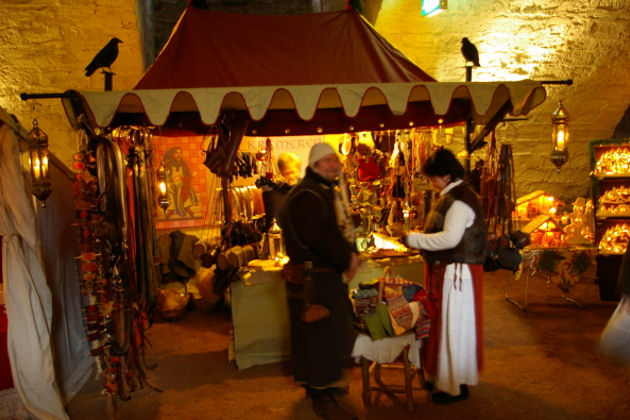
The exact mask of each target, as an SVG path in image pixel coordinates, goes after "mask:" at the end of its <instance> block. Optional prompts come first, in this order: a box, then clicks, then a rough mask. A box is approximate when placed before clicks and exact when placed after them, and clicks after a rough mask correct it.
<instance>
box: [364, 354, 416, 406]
mask: <svg viewBox="0 0 630 420" xmlns="http://www.w3.org/2000/svg"><path fill="white" fill-rule="evenodd" d="M408 355H409V347H405V348H404V349H403V351H402V353H401V355H400V356H399V358H402V361H400V362H399V361H395V362H392V363H378V362H374V361H372V360H369V359H366V358H365V357H361V373H362V382H363V392H362V396H363V405H364V406H365V407H369V406H371V405H372V399H371V396H372V391H376V398H378V396H379V395H380V394H381V393H383V394H385V395H387V396H388V397H389V398H391V399H392V400H394V401H400V400H399V399H398V398H397V397H396V395H395V394H405V399H406V402H407V409H408V410H409V411H413V390H414V389H415V390H422V389H424V374H423V372H422V368H417V367H415V366H414V365H412V364H411V362H410V361H409V357H408ZM381 368H385V369H402V370H403V372H404V379H405V384H404V385H393V384H385V383H384V382H383V381H382V379H381ZM371 372H374V382H375V385H372V384H371V383H370V373H371ZM416 376H418V382H419V384H420V386H419V387H414V386H413V384H412V382H413V379H414V377H416Z"/></svg>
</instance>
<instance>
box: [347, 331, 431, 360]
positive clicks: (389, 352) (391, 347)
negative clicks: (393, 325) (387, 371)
mask: <svg viewBox="0 0 630 420" xmlns="http://www.w3.org/2000/svg"><path fill="white" fill-rule="evenodd" d="M420 343H421V341H420V340H416V338H415V334H414V333H407V334H404V335H399V336H397V337H387V338H384V339H382V340H376V341H373V340H372V339H371V338H370V336H368V335H367V334H359V335H358V336H357V338H356V340H355V341H354V348H353V349H352V357H353V358H355V360H357V361H358V360H359V359H360V358H361V357H365V358H366V359H368V360H371V361H373V362H377V363H391V362H393V361H394V360H396V358H397V357H398V356H399V355H400V353H401V352H402V351H403V349H404V348H405V347H407V346H409V354H408V358H409V361H410V362H411V364H412V365H414V366H415V367H417V368H419V367H420Z"/></svg>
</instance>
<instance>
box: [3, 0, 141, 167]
mask: <svg viewBox="0 0 630 420" xmlns="http://www.w3.org/2000/svg"><path fill="white" fill-rule="evenodd" d="M0 10H1V13H0V28H2V30H1V31H0V69H1V70H0V106H1V107H3V108H4V109H5V110H6V111H7V112H9V113H11V114H14V115H15V116H16V117H17V118H18V119H19V121H20V123H21V124H22V125H23V126H24V127H25V128H26V129H27V130H29V129H30V128H31V127H32V124H31V123H32V120H33V118H37V120H38V121H39V126H40V128H41V129H43V130H44V131H45V132H46V133H47V134H48V137H49V139H50V149H51V150H52V152H53V153H55V154H56V155H57V156H59V157H60V158H61V160H62V161H63V162H64V163H65V164H66V165H70V164H71V162H72V154H73V153H74V152H76V151H77V149H78V148H77V137H76V134H75V133H74V131H73V130H72V128H71V127H70V124H69V123H68V120H67V118H66V116H65V113H64V110H63V107H62V105H61V100H59V99H38V100H34V101H22V100H21V99H20V96H19V95H20V93H23V92H26V93H59V92H64V91H66V90H68V89H75V90H94V91H98V90H103V89H104V76H103V74H101V73H100V71H97V72H96V73H94V74H93V75H92V76H91V77H86V76H85V70H84V68H85V66H87V65H88V64H89V63H90V61H91V60H92V58H93V57H94V56H95V55H96V53H97V52H98V51H99V50H100V49H101V48H102V47H103V46H105V44H107V42H108V41H109V40H110V39H111V38H112V37H117V38H119V39H121V40H122V41H123V44H120V48H119V50H120V52H119V55H118V59H117V60H116V62H115V63H114V64H113V65H112V71H113V72H114V73H115V76H114V89H121V90H122V89H131V88H133V86H134V85H135V83H136V81H137V80H138V79H139V78H140V76H141V75H142V72H143V67H142V58H141V57H142V54H141V48H140V31H139V29H138V25H137V21H136V11H135V4H134V2H133V1H130V0H91V1H86V0H72V1H50V0H0Z"/></svg>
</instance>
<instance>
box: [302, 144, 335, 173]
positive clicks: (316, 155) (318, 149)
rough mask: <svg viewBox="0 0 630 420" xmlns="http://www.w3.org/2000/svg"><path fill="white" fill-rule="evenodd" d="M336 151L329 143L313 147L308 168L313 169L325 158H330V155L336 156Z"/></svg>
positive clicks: (309, 155)
mask: <svg viewBox="0 0 630 420" xmlns="http://www.w3.org/2000/svg"><path fill="white" fill-rule="evenodd" d="M336 153H337V152H335V149H333V148H332V146H331V145H330V144H328V143H317V144H314V145H313V147H311V151H310V152H309V154H308V166H310V167H311V168H312V167H313V165H315V163H316V162H317V161H318V160H320V159H321V158H323V157H324V156H328V155H330V154H336Z"/></svg>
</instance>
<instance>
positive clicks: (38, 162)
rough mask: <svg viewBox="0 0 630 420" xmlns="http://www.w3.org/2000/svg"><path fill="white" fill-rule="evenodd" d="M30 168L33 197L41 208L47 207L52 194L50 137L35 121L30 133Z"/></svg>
mask: <svg viewBox="0 0 630 420" xmlns="http://www.w3.org/2000/svg"><path fill="white" fill-rule="evenodd" d="M26 139H27V142H28V145H29V166H30V168H31V186H32V191H33V195H34V196H35V197H37V199H38V200H39V205H40V206H41V207H46V199H47V198H48V196H49V195H50V193H51V192H52V186H51V181H50V171H49V168H48V135H46V133H44V132H43V131H42V130H41V129H40V128H39V124H38V122H37V119H34V120H33V129H32V130H31V131H30V132H29V133H28V136H27V138H26Z"/></svg>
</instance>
